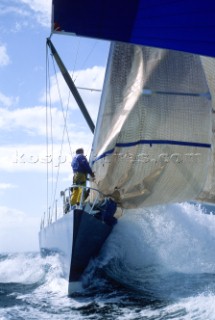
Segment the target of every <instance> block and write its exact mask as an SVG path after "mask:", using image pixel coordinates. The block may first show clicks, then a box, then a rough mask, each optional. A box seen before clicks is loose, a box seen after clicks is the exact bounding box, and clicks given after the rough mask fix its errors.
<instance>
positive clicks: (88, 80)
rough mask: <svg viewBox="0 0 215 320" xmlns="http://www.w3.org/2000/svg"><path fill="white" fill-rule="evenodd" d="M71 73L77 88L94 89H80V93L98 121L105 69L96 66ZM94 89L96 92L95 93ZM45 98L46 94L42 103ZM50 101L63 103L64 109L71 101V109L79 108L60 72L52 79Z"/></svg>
mask: <svg viewBox="0 0 215 320" xmlns="http://www.w3.org/2000/svg"><path fill="white" fill-rule="evenodd" d="M69 73H70V76H71V77H72V78H73V79H74V82H75V85H76V87H77V88H84V89H85V88H86V89H92V90H84V89H79V93H80V95H81V98H82V100H83V102H84V103H85V105H86V108H87V110H88V112H89V113H90V115H91V117H92V119H93V120H94V121H96V118H97V113H98V107H99V103H100V98H101V92H100V91H98V90H100V89H102V87H103V81H104V75H105V67H101V66H94V67H92V68H88V69H85V70H78V71H76V72H71V71H70V72H69ZM93 89H95V90H96V91H93ZM59 92H60V94H59ZM45 97H46V95H45V93H44V94H43V95H42V98H41V102H45ZM50 99H51V102H52V103H59V102H60V101H62V103H63V105H64V108H66V106H67V105H68V100H69V107H70V108H71V109H77V108H79V107H78V105H77V103H76V101H75V99H74V97H73V96H72V94H71V93H69V88H68V86H67V84H66V83H65V80H64V79H63V77H62V75H61V73H60V72H58V73H57V74H56V76H52V77H51V78H50Z"/></svg>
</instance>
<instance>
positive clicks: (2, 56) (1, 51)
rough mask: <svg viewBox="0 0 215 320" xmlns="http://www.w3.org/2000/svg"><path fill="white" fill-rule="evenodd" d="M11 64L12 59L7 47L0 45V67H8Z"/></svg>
mask: <svg viewBox="0 0 215 320" xmlns="http://www.w3.org/2000/svg"><path fill="white" fill-rule="evenodd" d="M9 63H10V58H9V56H8V54H7V48H6V46H5V45H2V44H1V45H0V67H4V66H7V65H8V64H9Z"/></svg>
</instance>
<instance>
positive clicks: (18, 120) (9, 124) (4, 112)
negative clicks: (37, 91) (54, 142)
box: [0, 96, 64, 138]
mask: <svg viewBox="0 0 215 320" xmlns="http://www.w3.org/2000/svg"><path fill="white" fill-rule="evenodd" d="M0 99H1V96H0ZM8 103H9V101H8ZM51 112H52V121H53V123H54V127H55V130H54V132H53V134H54V137H56V138H61V136H62V128H63V125H64V121H63V115H62V112H61V111H59V110H57V109H56V108H53V109H52V111H51ZM20 129H22V130H24V131H25V132H27V133H28V134H29V135H32V136H33V135H35V136H36V135H37V136H38V135H40V136H46V107H44V106H35V107H31V108H30V107H29V108H22V109H15V110H8V109H4V108H0V130H4V131H15V130H20Z"/></svg>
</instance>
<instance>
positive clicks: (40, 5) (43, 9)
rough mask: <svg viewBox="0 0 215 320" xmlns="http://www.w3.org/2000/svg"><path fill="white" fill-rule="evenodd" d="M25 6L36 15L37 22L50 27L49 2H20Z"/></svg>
mask: <svg viewBox="0 0 215 320" xmlns="http://www.w3.org/2000/svg"><path fill="white" fill-rule="evenodd" d="M20 2H21V3H24V4H26V5H27V6H29V7H30V9H31V10H32V11H34V12H35V14H36V19H37V21H38V22H39V23H40V24H41V25H43V26H45V27H50V22H51V0H20Z"/></svg>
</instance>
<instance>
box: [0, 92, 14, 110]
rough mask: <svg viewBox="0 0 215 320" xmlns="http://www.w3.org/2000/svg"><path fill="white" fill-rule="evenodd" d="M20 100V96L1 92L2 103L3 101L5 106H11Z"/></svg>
mask: <svg viewBox="0 0 215 320" xmlns="http://www.w3.org/2000/svg"><path fill="white" fill-rule="evenodd" d="M18 101H19V98H18V97H17V98H14V97H7V96H5V95H4V94H3V93H1V92H0V103H2V104H3V105H4V106H5V107H10V106H12V105H14V104H16V103H17V102H18Z"/></svg>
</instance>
